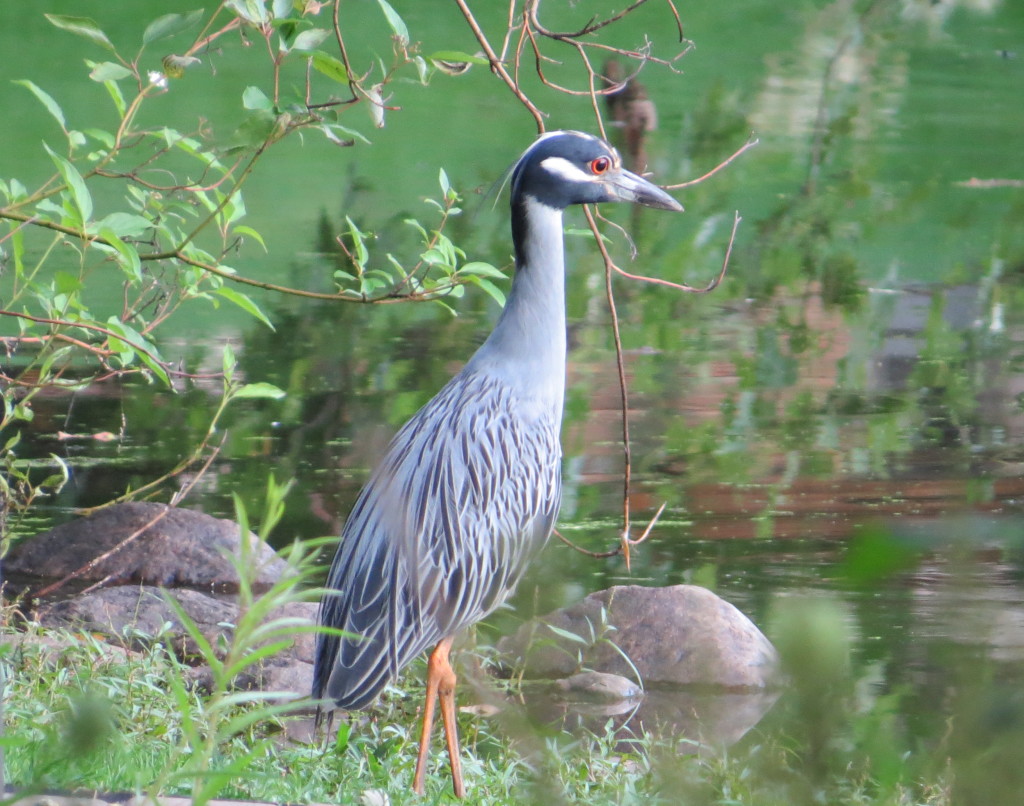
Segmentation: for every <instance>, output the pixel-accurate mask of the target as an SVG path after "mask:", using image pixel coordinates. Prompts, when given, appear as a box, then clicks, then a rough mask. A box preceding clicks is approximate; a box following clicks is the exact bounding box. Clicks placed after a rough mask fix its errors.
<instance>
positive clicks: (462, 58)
mask: <svg viewBox="0 0 1024 806" xmlns="http://www.w3.org/2000/svg"><path fill="white" fill-rule="evenodd" d="M427 58H428V59H430V60H431V61H439V62H466V63H467V64H490V62H488V61H487V59H485V58H484V57H483V56H471V55H470V54H468V53H463V52H462V51H461V50H439V51H437V52H436V53H431V54H430V55H429V56H427Z"/></svg>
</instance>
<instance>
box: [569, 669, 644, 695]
mask: <svg viewBox="0 0 1024 806" xmlns="http://www.w3.org/2000/svg"><path fill="white" fill-rule="evenodd" d="M554 687H555V690H556V691H557V692H558V693H559V694H561V695H562V697H564V698H565V699H567V700H583V701H584V702H619V701H621V700H634V699H636V698H637V697H642V696H643V690H642V689H641V688H640V686H638V685H637V684H636V683H634V682H633V681H632V680H629V679H627V678H625V677H623V676H622V675H618V674H607V673H606V672H580V673H579V674H574V675H572V676H570V677H565V678H563V679H561V680H556V681H555V686H554Z"/></svg>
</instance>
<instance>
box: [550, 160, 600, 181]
mask: <svg viewBox="0 0 1024 806" xmlns="http://www.w3.org/2000/svg"><path fill="white" fill-rule="evenodd" d="M540 167H541V168H543V169H544V170H545V171H547V172H548V173H549V174H553V175H554V176H557V177H558V178H559V179H564V180H566V181H567V182H596V181H597V177H596V176H594V175H593V174H588V173H587V172H586V171H584V170H582V169H581V168H579V167H578V166H576V165H573V164H572V163H571V162H569V160H567V159H566V158H565V157H545V158H544V159H542V160H541V161H540Z"/></svg>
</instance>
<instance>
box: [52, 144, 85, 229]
mask: <svg viewBox="0 0 1024 806" xmlns="http://www.w3.org/2000/svg"><path fill="white" fill-rule="evenodd" d="M43 148H45V149H46V151H47V153H48V154H49V155H50V158H51V159H52V160H53V163H54V165H56V166H57V170H58V171H60V175H61V177H63V179H64V182H65V183H66V184H67V186H68V190H70V191H71V198H72V199H73V200H74V202H75V207H76V208H78V213H79V215H80V216H81V217H82V221H81V223H82V224H83V225H85V223H86V222H88V220H89V219H90V218H91V217H92V196H91V195H90V194H89V188H87V187H86V185H85V180H84V179H82V175H81V174H80V173H79V172H78V169H77V168H76V167H75V166H74V165H72V164H71V163H70V162H69V161H68V160H66V159H65V158H64V157H62V156H60V155H59V154H57V153H56V152H54V151H53V149H51V148H50V147H49V146H48V145H46V143H43Z"/></svg>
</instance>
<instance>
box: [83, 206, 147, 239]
mask: <svg viewBox="0 0 1024 806" xmlns="http://www.w3.org/2000/svg"><path fill="white" fill-rule="evenodd" d="M96 226H97V227H98V228H100V229H108V230H110V231H111V232H113V233H114V234H115V235H116V236H117V237H119V238H141V237H142V236H143V235H145V234H146V233H147V232H149V231H150V230H151V229H152V228H153V227H154V226H155V225H154V224H153V222H152V221H150V220H149V219H148V218H143V217H142V216H140V215H135V214H134V213H121V212H117V213H110V214H109V215H106V216H104V217H103V218H101V219H100V220H99V221H97V222H96Z"/></svg>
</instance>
